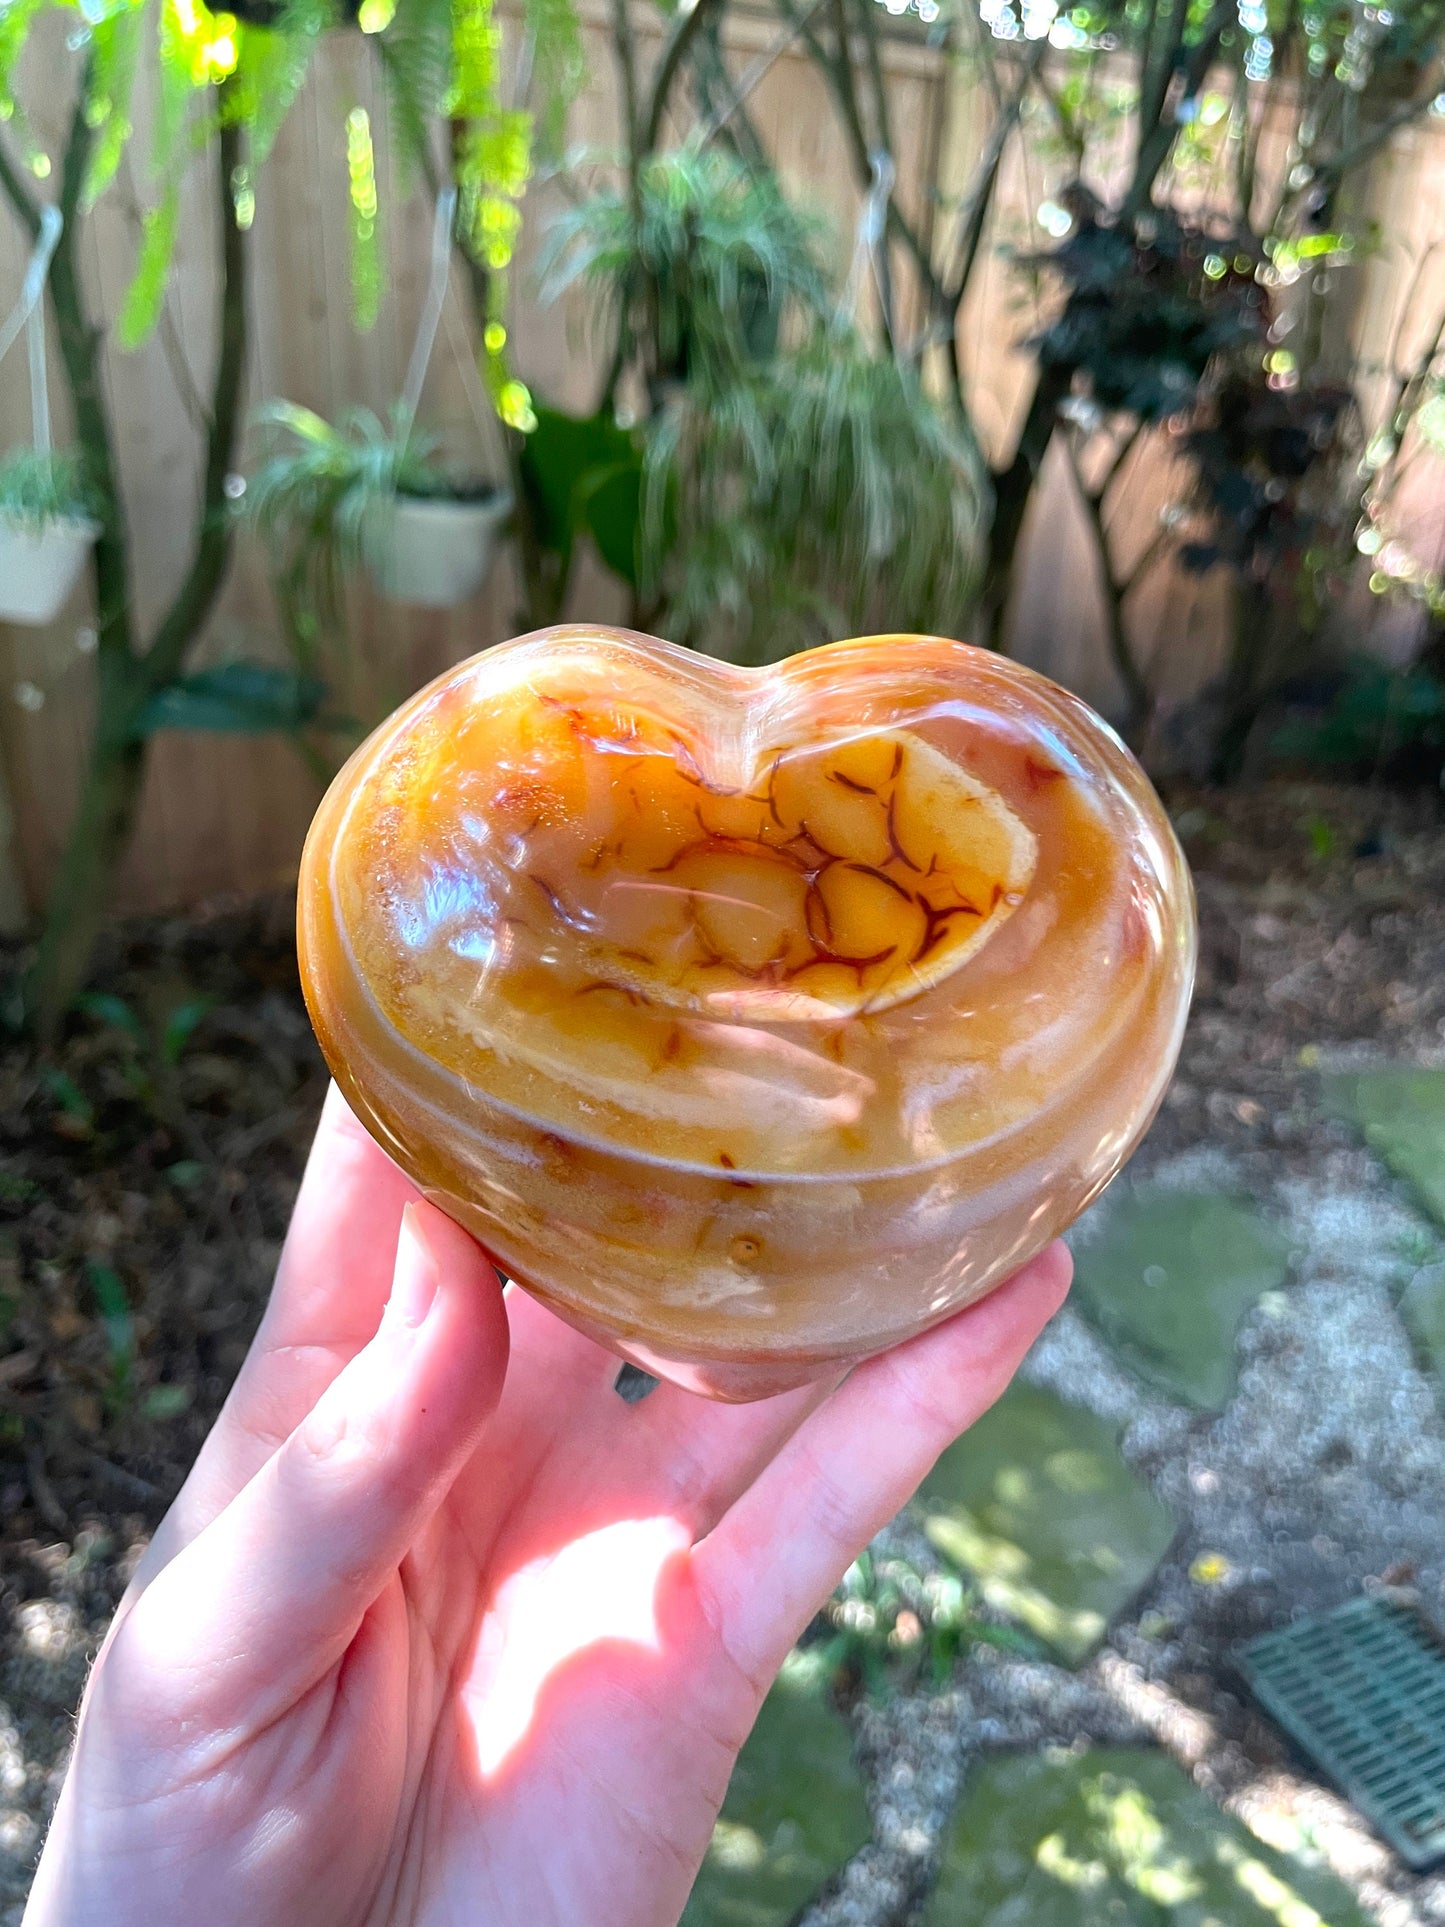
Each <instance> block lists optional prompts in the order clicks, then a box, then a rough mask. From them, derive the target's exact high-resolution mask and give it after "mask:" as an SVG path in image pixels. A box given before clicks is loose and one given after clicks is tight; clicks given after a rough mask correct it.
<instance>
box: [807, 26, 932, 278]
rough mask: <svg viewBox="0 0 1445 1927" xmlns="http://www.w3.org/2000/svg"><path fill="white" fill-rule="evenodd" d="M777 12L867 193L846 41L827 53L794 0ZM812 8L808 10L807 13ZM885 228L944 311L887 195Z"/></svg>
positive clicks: (869, 178) (869, 172) (922, 251)
mask: <svg viewBox="0 0 1445 1927" xmlns="http://www.w3.org/2000/svg"><path fill="white" fill-rule="evenodd" d="M778 11H779V12H780V13H781V14H782V16H783V18H784V19H785V20H786V21H787V23H788V25H789V26H790V27H792V28H793V29H794V30H795V31H796V32H797V33H798V34H799V36H800V37H801V39H802V41H803V44H804V45H805V46H806V47H807V49H808V52H809V54H810V55H811V56H812V58H813V60H814V61H815V62H816V64H817V65H818V67H819V68H821V70H822V72H823V75H824V77H825V78H826V80H827V82H828V86H829V89H830V91H831V92H832V95H833V100H834V104H835V105H836V107H837V109H838V116H839V119H840V120H841V121H842V124H843V132H844V135H845V136H846V138H847V141H848V146H849V150H850V151H851V153H852V156H853V172H854V175H855V177H856V179H857V182H858V185H859V186H860V187H861V188H862V189H863V191H864V192H865V193H866V192H867V190H868V189H869V188H870V187H871V186H872V184H873V163H872V158H871V156H870V154H869V151H868V136H867V134H866V133H865V132H864V131H863V122H862V118H861V116H860V114H859V111H858V100H857V96H856V94H855V93H854V91H853V73H852V67H851V64H850V62H849V58H848V44H847V41H846V39H844V40H843V41H842V42H841V43H840V46H839V49H838V57H837V58H836V59H835V57H834V56H833V55H832V54H830V53H829V52H828V49H827V48H826V47H825V46H824V45H823V43H822V41H821V40H820V39H819V38H818V36H817V34H816V33H815V32H814V30H813V28H812V26H811V25H810V24H809V15H808V14H804V13H802V12H800V11H799V8H798V5H797V0H778ZM811 11H812V9H811V8H810V9H809V14H810V13H811ZM888 228H889V232H890V233H892V234H894V235H896V236H897V238H898V239H899V240H900V241H901V242H902V243H903V246H904V247H905V248H906V249H907V251H908V254H909V256H910V257H911V259H912V261H913V264H914V266H915V267H916V268H917V270H918V274H919V278H920V279H921V281H922V282H923V286H924V289H925V291H926V293H927V295H928V301H929V306H930V308H931V310H932V312H933V313H934V314H935V315H941V314H946V313H947V311H948V309H947V302H946V300H945V298H944V292H943V287H942V285H941V283H940V282H939V279H938V275H937V273H936V272H935V270H934V266H933V263H932V261H931V260H930V259H929V256H928V250H927V248H925V247H924V245H923V243H922V241H921V240H920V239H919V236H918V233H917V230H916V229H915V228H914V227H913V226H912V225H911V224H910V223H909V221H908V220H907V219H906V217H905V216H904V215H903V214H902V213H901V212H900V211H899V207H898V203H897V202H896V201H895V200H893V199H892V197H891V196H890V197H889V202H888Z"/></svg>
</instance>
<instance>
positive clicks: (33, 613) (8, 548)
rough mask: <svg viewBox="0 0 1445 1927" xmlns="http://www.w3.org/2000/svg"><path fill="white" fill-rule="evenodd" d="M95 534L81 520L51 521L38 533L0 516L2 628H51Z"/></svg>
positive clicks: (28, 525) (70, 517)
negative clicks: (6, 624) (12, 624)
mask: <svg viewBox="0 0 1445 1927" xmlns="http://www.w3.org/2000/svg"><path fill="white" fill-rule="evenodd" d="M99 534H100V527H99V524H98V523H95V522H92V521H90V520H88V519H87V518H86V517H85V516H83V515H63V516H62V515H58V516H53V517H52V518H51V519H50V520H49V521H46V522H42V523H40V524H39V526H38V527H37V526H36V525H35V524H34V523H31V522H21V521H18V520H16V519H15V518H14V517H12V516H9V515H3V514H0V622H26V623H36V624H40V623H45V622H53V621H54V620H55V618H56V616H58V615H59V614H60V611H61V610H62V609H63V608H64V607H65V599H66V597H67V596H68V595H69V594H70V592H71V590H72V589H73V588H74V587H75V585H76V582H77V581H78V579H79V577H80V572H81V570H82V569H83V568H84V567H85V558H86V556H87V555H88V554H89V552H90V547H91V544H92V543H93V542H94V541H95V538H96V536H98V535H99Z"/></svg>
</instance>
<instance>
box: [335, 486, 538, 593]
mask: <svg viewBox="0 0 1445 1927" xmlns="http://www.w3.org/2000/svg"><path fill="white" fill-rule="evenodd" d="M511 512H512V498H511V495H510V494H509V493H508V492H507V490H506V489H498V490H497V491H496V493H495V494H494V495H488V496H486V497H485V498H484V499H483V500H482V501H480V502H452V501H446V500H443V499H440V498H433V497H430V496H420V495H396V496H393V497H392V499H391V500H390V501H389V502H385V503H381V504H378V506H377V507H376V508H375V509H374V510H373V511H372V512H371V513H370V514H369V515H368V516H367V517H366V519H365V521H364V522H363V524H362V529H361V550H362V554H363V555H364V556H365V558H366V566H367V568H368V569H369V570H370V571H371V579H372V581H373V582H375V584H376V586H377V588H378V589H380V590H381V593H382V594H383V595H385V596H390V597H391V599H392V601H393V602H412V603H415V604H417V605H418V606H419V607H420V608H423V609H449V608H451V606H452V605H453V604H454V603H457V602H465V601H466V599H467V597H468V596H471V595H475V594H476V592H477V590H478V589H480V588H481V586H482V584H483V583H484V582H485V581H486V579H487V571H488V570H489V569H490V568H491V566H492V558H493V557H494V556H495V554H496V552H497V537H498V536H499V534H500V533H501V530H502V525H503V523H504V522H505V521H506V519H507V517H508V516H509V515H510V514H511Z"/></svg>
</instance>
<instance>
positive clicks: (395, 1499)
mask: <svg viewBox="0 0 1445 1927" xmlns="http://www.w3.org/2000/svg"><path fill="white" fill-rule="evenodd" d="M506 1366H507V1314H506V1309H505V1306H504V1304H503V1300H502V1291H501V1284H500V1281H499V1280H498V1278H497V1275H496V1272H495V1271H494V1270H493V1269H492V1267H491V1265H490V1264H489V1263H488V1261H487V1259H486V1257H485V1255H484V1253H483V1252H482V1250H481V1249H480V1247H479V1246H478V1245H476V1244H475V1243H474V1242H473V1241H472V1239H471V1238H469V1237H468V1236H467V1234H466V1233H465V1232H464V1231H462V1230H461V1229H460V1227H459V1226H457V1225H455V1224H453V1223H452V1222H451V1220H450V1219H449V1218H447V1217H445V1216H444V1215H443V1214H442V1213H441V1212H440V1211H438V1210H437V1209H436V1208H435V1207H434V1206H432V1205H429V1204H422V1203H416V1204H409V1205H408V1206H407V1207H406V1211H405V1213H404V1215H403V1218H402V1228H401V1236H400V1240H399V1243H398V1247H397V1256H396V1268H395V1273H394V1276H393V1281H392V1287H391V1296H390V1298H389V1299H388V1300H387V1304H386V1309H385V1311H384V1312H383V1314H382V1319H381V1324H380V1326H379V1328H378V1330H377V1332H376V1335H375V1337H374V1338H372V1340H371V1342H370V1343H369V1344H368V1345H367V1346H366V1347H365V1348H364V1349H363V1350H362V1351H360V1352H359V1353H358V1354H357V1356H356V1357H355V1358H354V1359H352V1361H351V1362H350V1364H348V1365H347V1366H346V1367H345V1369H344V1370H343V1371H342V1372H341V1373H340V1374H339V1375H338V1376H337V1377H336V1378H335V1379H334V1380H333V1381H332V1383H331V1384H330V1385H329V1386H328V1387H327V1389H326V1391H325V1392H324V1393H323V1394H322V1396H321V1398H320V1399H319V1401H318V1402H317V1404H316V1405H315V1406H314V1407H313V1409H312V1410H311V1411H310V1412H309V1413H308V1415H307V1416H306V1417H305V1418H304V1419H303V1420H302V1421H301V1423H300V1424H299V1425H298V1426H297V1427H296V1430H295V1431H294V1432H292V1434H291V1435H290V1437H289V1438H288V1439H287V1440H286V1442H285V1443H284V1444H283V1445H282V1446H281V1448H280V1450H279V1451H278V1452H276V1453H275V1454H274V1456H273V1457H272V1458H271V1459H270V1460H269V1461H268V1462H267V1463H266V1464H265V1465H264V1466H263V1467H262V1469H261V1470H260V1471H259V1472H258V1473H256V1475H255V1477H254V1478H253V1479H252V1480H251V1481H250V1483H249V1484H248V1485H246V1486H245V1487H243V1488H242V1490H241V1491H240V1492H239V1493H238V1494H237V1495H236V1497H235V1498H234V1499H233V1500H232V1501H231V1503H230V1505H228V1506H227V1507H226V1508H225V1510H224V1511H223V1512H221V1513H219V1514H218V1515H217V1517H216V1518H215V1519H213V1520H212V1521H211V1523H210V1524H209V1525H208V1526H207V1527H206V1528H205V1530H204V1531H203V1532H201V1533H200V1534H199V1535H198V1536H197V1537H196V1538H195V1539H194V1540H193V1541H192V1542H191V1544H190V1545H189V1546H187V1547H186V1548H185V1550H184V1551H183V1552H181V1553H180V1554H179V1555H178V1556H177V1557H176V1558H175V1559H174V1560H172V1562H171V1563H170V1564H169V1565H168V1566H167V1567H166V1568H165V1569H164V1570H163V1571H162V1572H161V1573H160V1574H159V1575H158V1576H157V1578H156V1579H155V1580H154V1581H153V1582H152V1583H151V1585H150V1586H149V1587H148V1588H147V1590H146V1591H145V1593H144V1594H143V1595H142V1596H141V1598H140V1599H139V1600H138V1602H137V1604H136V1606H135V1609H134V1611H133V1612H132V1614H131V1616H130V1619H129V1620H128V1622H127V1624H126V1626H125V1627H124V1629H123V1632H122V1635H121V1639H120V1642H119V1643H120V1644H121V1645H122V1646H123V1647H124V1649H125V1658H124V1660H123V1661H122V1666H121V1668H120V1669H118V1670H121V1671H123V1672H124V1673H125V1674H126V1675H128V1676H129V1678H130V1679H131V1680H133V1681H134V1682H135V1684H136V1686H137V1688H138V1689H139V1691H140V1692H141V1693H143V1694H144V1707H143V1712H144V1716H145V1719H146V1724H147V1725H148V1726H149V1725H151V1723H152V1722H154V1721H155V1720H157V1719H161V1720H166V1719H172V1718H176V1719H181V1720H184V1721H187V1722H190V1723H191V1730H192V1732H194V1731H195V1726H196V1723H199V1724H200V1725H201V1726H203V1727H211V1728H214V1729H215V1731H216V1737H217V1739H218V1740H219V1741H221V1743H222V1744H225V1743H226V1735H227V1731H228V1729H229V1734H230V1739H231V1740H232V1741H234V1740H235V1739H236V1738H239V1737H241V1736H242V1734H243V1733H244V1732H253V1731H256V1730H258V1729H259V1728H260V1727H261V1726H263V1725H265V1724H266V1723H268V1722H269V1721H271V1720H274V1719H276V1718H278V1717H280V1716H281V1715H282V1714H283V1713H284V1712H286V1711H287V1709H288V1708H289V1707H290V1706H292V1705H294V1703H295V1702H296V1700H297V1698H298V1697H299V1696H300V1695H301V1694H303V1693H304V1692H306V1691H307V1690H308V1689H309V1688H310V1687H311V1686H313V1685H314V1684H315V1683H316V1682H317V1681H318V1680H319V1679H321V1678H322V1677H323V1676H324V1675H325V1674H326V1673H327V1672H328V1671H329V1669H330V1668H331V1667H332V1666H334V1665H335V1664H336V1663H337V1661H338V1660H339V1659H340V1658H341V1656H342V1654H343V1653H344V1652H345V1651H346V1649H347V1647H348V1645H349V1644H350V1643H351V1641H352V1639H353V1638H354V1637H355V1635H356V1631H357V1628H358V1627H359V1626H360V1624H361V1621H362V1619H363V1617H364V1615H365V1613H366V1611H367V1609H368V1607H370V1606H371V1605H372V1604H373V1602H374V1601H375V1600H376V1599H377V1597H378V1596H379V1595H380V1593H381V1592H382V1590H383V1589H384V1588H385V1586H386V1584H387V1582H388V1580H389V1579H391V1577H392V1576H393V1575H394V1574H395V1572H396V1570H397V1568H398V1566H399V1565H400V1564H401V1561H402V1559H403V1558H404V1557H405V1555H406V1553H407V1552H408V1550H409V1549H410V1547H411V1546H412V1545H413V1543H414V1542H415V1540H416V1538H417V1536H418V1534H419V1533H420V1532H421V1530H422V1529H423V1527H425V1525H426V1524H427V1522H428V1521H429V1520H430V1519H431V1517H432V1515H433V1514H434V1513H435V1511H436V1509H437V1507H438V1506H439V1505H440V1504H441V1502H442V1500H443V1499H444V1498H445V1497H446V1495H447V1493H448V1491H449V1490H450V1488H451V1486H452V1484H453V1482H454V1480H455V1479H456V1477H457V1474H458V1473H459V1472H460V1470H461V1468H462V1466H463V1465H464V1464H465V1463H466V1461H467V1459H468V1457H469V1456H470V1455H471V1453H472V1452H473V1451H474V1450H475V1448H476V1446H477V1444H478V1441H479V1440H480V1437H481V1434H482V1432H483V1430H484V1428H485V1426H486V1424H487V1421H488V1419H489V1418H490V1417H491V1415H492V1413H493V1411H494V1410H495V1409H496V1405H497V1401H498V1399H499V1398H500V1396H501V1390H502V1381H503V1378H504V1376H505V1373H506ZM116 1657H117V1658H119V1657H120V1654H119V1653H117V1655H116ZM116 1684H117V1685H119V1682H116ZM123 1690H124V1689H122V1691H123ZM162 1702H164V1703H162ZM137 1710H138V1711H140V1710H142V1709H140V1708H138V1709H137Z"/></svg>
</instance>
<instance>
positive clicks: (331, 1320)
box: [133, 1084, 419, 1590]
mask: <svg viewBox="0 0 1445 1927" xmlns="http://www.w3.org/2000/svg"><path fill="white" fill-rule="evenodd" d="M418 1195H419V1193H418V1192H417V1189H416V1186H415V1185H414V1184H413V1183H412V1182H411V1180H410V1178H408V1177H406V1176H404V1175H403V1173H402V1172H401V1171H400V1170H398V1168H397V1167H396V1165H394V1164H393V1163H392V1161H391V1159H390V1158H389V1157H388V1156H387V1155H386V1153H385V1152H384V1151H383V1150H382V1149H381V1147H380V1145H378V1144H377V1143H376V1141H375V1140H374V1139H373V1138H372V1137H370V1136H369V1135H368V1133H367V1132H366V1130H365V1129H364V1128H363V1127H362V1126H361V1125H360V1124H359V1123H358V1122H357V1120H356V1118H355V1117H354V1116H353V1114H352V1112H351V1110H350V1109H349V1108H348V1106H347V1103H346V1100H345V1098H343V1097H342V1095H341V1093H340V1091H339V1090H338V1089H337V1088H336V1086H335V1085H334V1084H333V1085H332V1086H331V1088H330V1089H329V1090H328V1092H327V1094H326V1102H325V1103H324V1104H323V1106H322V1109H321V1121H320V1123H319V1124H318V1126H317V1129H316V1136H315V1139H314V1140H313V1142H312V1146H311V1153H310V1156H309V1157H308V1159H307V1161H306V1174H305V1176H304V1178H303V1179H302V1181H301V1189H300V1191H299V1193H298V1194H297V1198H296V1208H295V1211H294V1212H293V1214H292V1218H291V1225H290V1229H289V1230H288V1231H287V1234H286V1243H285V1246H284V1248H283V1250H282V1253H281V1262H280V1264H279V1265H278V1267H277V1270H276V1282H275V1284H274V1285H273V1287H272V1290H271V1299H270V1302H269V1304H268V1305H267V1308H266V1315H265V1317H264V1318H263V1319H262V1321H261V1327H260V1330H259V1331H258V1332H257V1333H256V1336H255V1339H254V1340H253V1341H252V1345H251V1349H250V1351H249V1352H248V1353H247V1355H246V1362H245V1363H244V1365H242V1367H241V1370H240V1373H239V1375H238V1376H237V1379H236V1382H235V1384H234V1385H233V1386H232V1388H231V1393H230V1396H229V1397H228V1398H227V1400H226V1403H225V1406H224V1407H223V1408H222V1411H221V1415H220V1417H219V1418H218V1419H217V1420H216V1423H215V1425H214V1427H213V1428H212V1430H211V1433H210V1436H209V1437H208V1438H207V1440H206V1442H205V1444H204V1445H203V1446H202V1447H201V1451H200V1455H199V1457H198V1458H197V1460H196V1463H195V1465H194V1466H193V1467H192V1468H191V1472H190V1476H189V1477H188V1478H187V1480H186V1483H185V1485H184V1486H183V1487H182V1488H181V1491H180V1494H179V1495H178V1497H177V1498H176V1501H175V1504H174V1505H173V1506H172V1507H171V1509H170V1511H169V1512H168V1513H167V1514H166V1516H165V1519H164V1520H163V1522H162V1524H161V1526H160V1529H159V1530H158V1531H157V1533H156V1535H155V1537H154V1539H152V1541H151V1543H150V1545H149V1547H148V1548H147V1550H146V1553H145V1556H144V1558H143V1559H142V1560H141V1562H140V1565H139V1567H138V1568H137V1571H136V1576H135V1581H134V1582H133V1584H134V1586H135V1588H136V1589H137V1590H138V1589H139V1588H141V1587H143V1586H145V1585H146V1584H148V1583H149V1581H150V1580H151V1579H153V1578H154V1577H155V1575H156V1573H157V1572H159V1571H160V1569H161V1568H162V1566H164V1565H165V1564H166V1563H167V1561H169V1560H171V1559H173V1558H174V1557H175V1555H176V1554H177V1553H178V1552H179V1551H180V1550H181V1548H182V1547H183V1546H186V1545H188V1544H189V1543H190V1541H191V1540H192V1539H194V1538H195V1536H196V1534H197V1533H198V1532H200V1531H201V1530H202V1528H203V1527H205V1526H207V1525H209V1524H210V1522H211V1520H212V1519H213V1518H215V1516H216V1515H217V1513H219V1512H220V1511H221V1510H222V1508H223V1507H224V1506H227V1505H229V1504H230V1502H231V1500H232V1499H233V1498H234V1497H235V1496H236V1494H237V1493H238V1492H239V1491H240V1490H241V1488H242V1487H243V1486H245V1485H246V1484H248V1483H249V1482H250V1480H251V1479H252V1478H253V1477H254V1476H255V1474H256V1473H257V1472H258V1471H259V1470H260V1469H261V1467H262V1466H263V1465H264V1464H265V1463H266V1461H267V1460H268V1459H269V1458H270V1457H271V1455H272V1454H273V1453H274V1452H275V1451H276V1450H277V1449H278V1448H279V1446H280V1445H281V1443H282V1441H283V1440H285V1439H286V1438H287V1437H289V1435H290V1434H291V1433H292V1432H293V1431H294V1430H295V1429H296V1427H297V1426H298V1425H299V1424H300V1422H301V1420H302V1419H303V1418H304V1417H305V1416H306V1414H307V1413H308V1412H309V1411H310V1410H311V1408H312V1406H313V1405H315V1403H316V1401H317V1400H318V1399H319V1398H320V1396H321V1394H322V1393H323V1392H324V1391H325V1390H326V1388H327V1386H328V1385H330V1383H331V1381H332V1380H333V1379H334V1378H335V1377H336V1376H337V1374H338V1373H339V1372H340V1371H341V1370H342V1368H343V1367H344V1366H345V1365H347V1364H349V1363H350V1361H351V1360H352V1359H353V1358H354V1357H355V1356H356V1354H357V1353H358V1352H359V1351H360V1350H361V1349H362V1347H363V1346H364V1345H365V1344H366V1343H367V1342H368V1341H369V1340H370V1339H371V1337H372V1336H373V1334H374V1333H375V1331H376V1328H377V1326H378V1324H379V1323H380V1322H381V1312H382V1307H383V1305H385V1303H386V1298H387V1293H388V1292H389V1291H390V1289H391V1278H392V1271H393V1269H394V1267H395V1263H396V1247H397V1239H398V1237H399V1235H400V1232H401V1214H402V1212H403V1210H404V1209H405V1208H406V1206H407V1205H408V1204H410V1203H411V1202H413V1200H415V1199H416V1198H417V1197H418Z"/></svg>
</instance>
